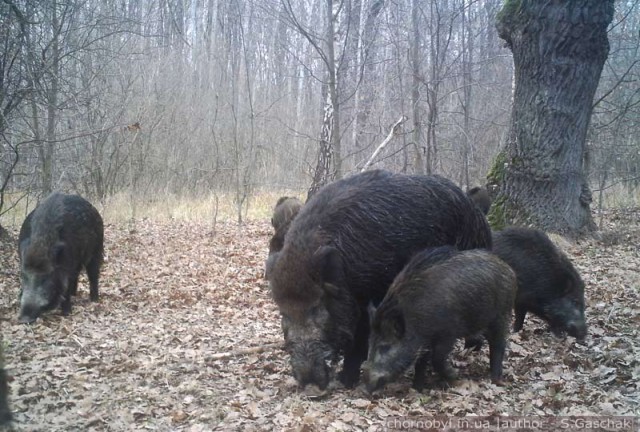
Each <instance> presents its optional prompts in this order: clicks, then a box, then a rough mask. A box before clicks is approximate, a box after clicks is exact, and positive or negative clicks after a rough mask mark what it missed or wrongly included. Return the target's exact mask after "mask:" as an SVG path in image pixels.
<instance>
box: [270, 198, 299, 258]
mask: <svg viewBox="0 0 640 432" xmlns="http://www.w3.org/2000/svg"><path fill="white" fill-rule="evenodd" d="M301 208H302V201H300V200H299V199H298V198H294V197H286V196H283V197H280V198H279V199H278V202H277V203H276V206H275V208H274V209H273V217H272V218H271V225H273V229H274V231H275V232H274V234H273V237H271V241H270V242H269V255H271V254H273V253H274V252H279V251H280V250H282V247H283V246H284V236H285V234H286V233H287V231H288V230H289V226H290V225H291V221H293V219H294V218H295V217H296V215H297V214H298V212H299V211H300V209H301Z"/></svg>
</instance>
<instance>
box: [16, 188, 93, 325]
mask: <svg viewBox="0 0 640 432" xmlns="http://www.w3.org/2000/svg"><path fill="white" fill-rule="evenodd" d="M103 238H104V229H103V223H102V218H101V217H100V214H99V213H98V211H97V210H96V209H95V208H94V207H93V206H92V205H91V204H90V203H89V202H88V201H86V200H85V199H84V198H82V197H79V196H77V195H64V194H61V193H53V194H51V195H50V196H49V197H47V198H46V199H45V200H44V201H42V202H41V203H40V204H39V205H38V206H37V207H36V209H35V210H34V211H33V212H31V213H30V214H29V216H27V218H26V219H25V221H24V223H23V224H22V227H21V229H20V237H19V249H18V250H19V254H20V270H21V278H22V287H21V288H22V289H21V292H20V317H19V320H20V322H24V323H30V322H33V321H35V320H36V319H37V318H38V316H40V314H41V313H42V312H44V311H46V310H50V309H53V308H55V307H57V306H58V305H60V306H61V309H62V314H63V315H68V314H69V313H70V312H71V296H72V295H75V294H76V291H77V288H78V275H79V274H80V271H81V270H82V269H83V268H85V269H86V271H87V276H88V278H89V286H90V298H91V300H93V301H97V300H98V278H99V275H100V266H101V265H102V252H103Z"/></svg>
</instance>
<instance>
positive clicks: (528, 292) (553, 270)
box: [493, 227, 587, 339]
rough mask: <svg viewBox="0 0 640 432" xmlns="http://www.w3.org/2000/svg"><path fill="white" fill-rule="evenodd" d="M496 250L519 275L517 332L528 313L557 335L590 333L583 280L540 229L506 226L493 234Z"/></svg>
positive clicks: (516, 316)
mask: <svg viewBox="0 0 640 432" xmlns="http://www.w3.org/2000/svg"><path fill="white" fill-rule="evenodd" d="M493 251H494V253H495V254H496V255H498V256H499V257H500V258H501V259H502V260H503V261H504V262H506V263H507V264H509V265H510V266H511V268H513V270H514V271H515V272H516V276H517V277H518V294H517V296H516V302H515V307H514V309H515V321H514V324H513V330H514V331H520V330H521V329H522V325H523V323H524V318H525V315H526V314H527V312H531V313H533V314H535V315H537V316H539V317H540V318H542V319H543V320H545V321H547V322H548V323H549V325H550V327H551V330H552V331H553V332H554V334H556V335H560V334H561V333H562V332H565V331H566V332H567V333H569V335H571V336H574V337H576V338H578V339H584V337H585V336H586V335H587V324H586V322H585V318H584V283H583V282H582V279H581V278H580V275H579V274H578V272H577V271H576V269H575V268H574V267H573V264H571V261H570V260H569V258H567V257H566V255H564V254H563V253H562V252H561V251H560V250H559V249H558V248H557V247H556V246H555V245H554V244H553V242H552V241H551V239H549V237H547V235H546V234H545V233H544V232H542V231H539V230H536V229H532V228H516V227H514V228H507V229H505V230H503V231H498V232H496V233H494V235H493Z"/></svg>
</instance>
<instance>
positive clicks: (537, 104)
mask: <svg viewBox="0 0 640 432" xmlns="http://www.w3.org/2000/svg"><path fill="white" fill-rule="evenodd" d="M613 3H614V2H613V0H548V1H539V0H507V1H506V3H505V4H504V6H503V8H502V11H501V12H500V13H499V14H498V19H497V29H498V34H499V36H500V37H501V38H502V39H504V40H505V41H506V43H507V46H508V47H509V48H510V49H511V51H512V52H513V60H514V66H515V90H514V101H513V108H512V113H511V124H510V129H509V133H508V136H507V141H506V144H505V148H504V149H503V151H502V152H501V153H500V154H499V155H498V157H497V158H496V160H495V162H494V166H493V168H492V169H491V171H490V172H489V175H488V183H489V188H490V190H491V191H492V194H493V196H494V206H492V210H491V213H490V214H489V219H490V222H491V223H492V225H493V226H494V228H499V227H500V226H503V225H505V224H521V225H529V224H530V225H534V226H538V227H540V228H542V229H545V230H549V231H554V232H561V233H567V234H574V235H575V234H580V233H583V232H586V231H590V230H593V229H594V228H595V225H594V223H593V219H592V217H591V212H590V208H589V204H590V202H591V191H590V190H589V186H588V184H587V180H586V178H585V175H584V170H583V155H584V151H585V138H586V133H587V129H588V126H589V120H590V117H591V112H592V103H593V96H594V94H595V91H596V88H597V86H598V81H599V79H600V73H601V71H602V67H603V65H604V62H605V60H606V58H607V55H608V52H609V42H608V39H607V26H608V25H609V23H610V22H611V20H612V18H613V10H614V5H613Z"/></svg>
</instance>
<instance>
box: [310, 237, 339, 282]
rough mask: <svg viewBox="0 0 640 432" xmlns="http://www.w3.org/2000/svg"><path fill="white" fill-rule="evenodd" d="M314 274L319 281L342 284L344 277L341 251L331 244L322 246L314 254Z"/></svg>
mask: <svg viewBox="0 0 640 432" xmlns="http://www.w3.org/2000/svg"><path fill="white" fill-rule="evenodd" d="M313 268H314V270H315V271H314V272H313V274H314V275H315V276H317V278H318V282H321V283H323V284H325V285H326V284H330V285H335V286H340V285H341V282H342V279H343V272H342V257H341V256H340V252H338V250H337V249H336V248H334V247H331V246H322V247H320V248H318V250H317V251H316V253H315V254H313Z"/></svg>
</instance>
